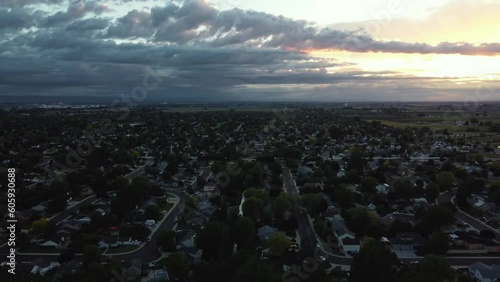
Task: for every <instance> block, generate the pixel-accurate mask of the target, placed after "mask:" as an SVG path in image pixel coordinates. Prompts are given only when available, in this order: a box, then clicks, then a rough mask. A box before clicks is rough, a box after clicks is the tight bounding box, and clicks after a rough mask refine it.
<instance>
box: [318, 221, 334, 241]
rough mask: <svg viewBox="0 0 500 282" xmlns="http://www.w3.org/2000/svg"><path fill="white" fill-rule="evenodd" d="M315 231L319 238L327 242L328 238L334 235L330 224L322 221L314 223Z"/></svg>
mask: <svg viewBox="0 0 500 282" xmlns="http://www.w3.org/2000/svg"><path fill="white" fill-rule="evenodd" d="M314 230H315V231H316V233H318V235H319V237H321V239H323V240H325V241H327V240H328V236H329V235H330V234H331V233H332V231H331V229H330V227H329V226H328V224H326V222H325V221H324V220H322V219H316V220H315V221H314Z"/></svg>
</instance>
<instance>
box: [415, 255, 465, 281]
mask: <svg viewBox="0 0 500 282" xmlns="http://www.w3.org/2000/svg"><path fill="white" fill-rule="evenodd" d="M413 272H414V274H417V276H418V277H419V278H420V279H419V280H409V281H419V282H420V281H421V282H424V281H425V282H443V281H454V280H455V270H454V269H453V268H452V267H451V266H450V263H449V262H448V261H447V260H446V259H445V258H444V257H441V256H436V255H428V256H425V257H424V258H423V259H422V260H421V261H420V262H419V263H418V264H416V265H415V267H414V269H413Z"/></svg>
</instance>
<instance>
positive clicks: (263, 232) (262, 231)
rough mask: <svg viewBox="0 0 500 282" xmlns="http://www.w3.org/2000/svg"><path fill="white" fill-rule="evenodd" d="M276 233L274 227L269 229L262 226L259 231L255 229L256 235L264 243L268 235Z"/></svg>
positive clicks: (267, 226)
mask: <svg viewBox="0 0 500 282" xmlns="http://www.w3.org/2000/svg"><path fill="white" fill-rule="evenodd" d="M277 231H278V229H276V228H274V227H271V226H269V225H264V226H262V227H260V228H259V229H257V235H258V236H259V238H260V240H261V241H264V240H266V239H267V237H269V235H271V234H272V233H274V232H277Z"/></svg>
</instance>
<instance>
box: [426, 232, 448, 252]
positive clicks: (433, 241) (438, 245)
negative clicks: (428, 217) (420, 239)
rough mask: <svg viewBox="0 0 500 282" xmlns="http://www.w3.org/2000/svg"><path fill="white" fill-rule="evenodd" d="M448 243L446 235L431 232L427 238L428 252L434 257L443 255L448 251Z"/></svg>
mask: <svg viewBox="0 0 500 282" xmlns="http://www.w3.org/2000/svg"><path fill="white" fill-rule="evenodd" d="M448 243H449V238H448V235H446V234H444V233H443V232H441V231H439V230H436V231H434V232H432V234H431V236H430V238H429V246H428V247H429V251H430V252H431V253H433V254H435V255H444V254H446V252H447V251H448V248H449V245H448Z"/></svg>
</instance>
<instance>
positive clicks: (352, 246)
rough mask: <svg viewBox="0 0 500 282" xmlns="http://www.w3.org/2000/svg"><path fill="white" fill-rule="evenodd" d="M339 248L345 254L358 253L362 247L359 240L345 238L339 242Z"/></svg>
mask: <svg viewBox="0 0 500 282" xmlns="http://www.w3.org/2000/svg"><path fill="white" fill-rule="evenodd" d="M339 247H340V249H341V250H343V251H344V252H358V251H359V249H360V247H361V246H360V242H359V239H355V238H350V237H345V238H344V239H342V240H339Z"/></svg>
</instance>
